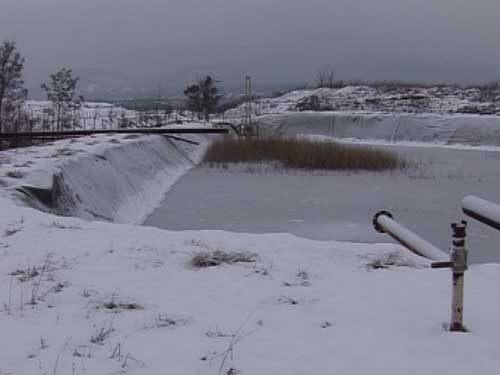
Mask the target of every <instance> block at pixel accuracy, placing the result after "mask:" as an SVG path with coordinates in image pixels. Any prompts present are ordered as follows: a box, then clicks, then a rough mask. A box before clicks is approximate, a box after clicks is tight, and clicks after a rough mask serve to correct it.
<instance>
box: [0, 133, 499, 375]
mask: <svg viewBox="0 0 500 375" xmlns="http://www.w3.org/2000/svg"><path fill="white" fill-rule="evenodd" d="M176 144H177V143H176ZM179 145H180V144H179ZM177 147H179V146H177ZM203 147H204V146H203V145H202V146H201V147H200V148H199V149H197V151H196V150H193V149H191V148H189V147H188V146H184V145H183V146H182V151H181V150H178V151H177V152H175V150H174V148H175V147H174V146H172V145H168V142H166V141H164V140H160V139H159V138H156V137H141V138H127V137H126V136H125V137H124V136H116V135H115V136H110V137H105V136H98V137H87V138H80V139H78V140H76V141H69V140H67V141H57V142H54V143H53V144H49V145H45V146H42V147H37V148H27V149H17V150H10V151H4V152H1V153H0V176H1V177H0V178H1V180H0V186H1V192H2V194H1V195H0V253H1V255H2V258H1V261H0V283H1V285H2V287H1V288H0V304H1V306H2V307H1V308H0V332H1V335H0V374H2V375H6V374H16V375H18V374H20V375H23V374H70V373H71V374H116V373H126V374H141V375H147V374H151V375H153V374H160V373H168V374H230V373H235V372H236V371H237V372H240V373H242V374H271V373H272V374H275V375H285V374H286V375H289V374H297V375H298V374H320V373H331V374H335V373H338V374H346V375H350V374H352V375H354V374H367V373H370V374H381V375H382V374H384V375H391V374H410V375H411V374H422V373H433V374H439V373H449V372H452V373H454V374H457V375H461V374H470V373H472V372H478V371H479V372H481V373H484V374H493V373H495V372H496V371H497V370H498V368H500V352H499V350H498V348H497V345H496V343H497V342H498V341H499V339H500V328H499V325H498V324H497V323H498V313H499V311H500V298H499V297H500V295H499V290H500V288H499V287H500V278H499V277H498V275H499V272H500V265H496V264H490V265H481V266H472V267H471V268H470V271H468V272H467V274H466V281H465V282H466V295H465V323H466V325H467V327H468V328H469V330H470V332H469V333H467V334H455V333H450V332H448V331H446V330H445V328H444V324H445V323H447V322H448V319H449V311H450V290H451V285H450V284H451V282H450V274H449V271H446V270H431V269H429V267H428V265H429V263H428V261H426V260H424V259H421V258H418V257H416V256H414V255H412V254H410V253H408V252H407V251H405V250H402V248H401V247H400V246H398V245H393V244H356V243H351V242H337V241H314V240H309V239H304V238H299V237H296V236H293V235H291V234H265V235H256V234H245V233H239V234H237V233H230V232H225V231H183V232H174V231H167V230H161V229H156V228H148V227H142V226H136V225H131V224H118V223H108V222H102V221H90V220H85V219H82V218H72V217H61V216H55V215H53V214H52V213H48V212H41V211H39V210H36V209H34V208H32V207H28V206H26V205H23V204H21V203H22V202H21V201H19V200H17V199H13V198H15V197H16V196H17V195H16V193H15V188H16V187H19V186H24V185H26V184H33V185H34V186H41V187H47V188H48V187H50V186H51V183H52V178H53V175H54V173H62V175H63V176H65V177H63V179H64V182H65V184H67V185H66V187H67V188H68V189H69V190H70V191H71V192H75V191H77V189H80V190H78V196H79V197H80V200H81V203H80V204H81V205H82V206H84V207H93V208H95V209H102V211H99V212H100V213H104V214H109V215H111V216H113V218H114V219H116V220H117V221H122V220H121V219H124V218H125V217H126V219H127V220H126V221H127V222H129V223H132V222H135V221H137V220H138V219H140V217H141V216H142V215H143V212H142V209H140V202H142V203H144V204H146V205H148V204H149V203H151V202H152V201H154V200H156V199H158V198H159V196H160V195H161V194H163V193H164V192H165V191H164V190H166V189H167V188H168V186H170V185H171V183H172V182H173V180H175V178H177V177H178V176H179V175H180V172H179V170H187V169H188V165H192V164H190V163H187V162H186V163H185V162H184V161H183V159H182V156H181V155H184V156H189V158H191V157H192V158H193V159H191V160H193V161H195V162H196V157H197V155H199V154H197V153H199V152H201V151H200V150H202V148H203ZM101 156H104V157H105V158H106V161H105V163H103V164H104V165H101V164H100V163H101V161H102V162H104V160H102V159H101ZM97 159H99V160H101V161H98V160H97ZM149 160H152V161H151V167H152V170H149V171H147V170H146V169H147V166H146V164H149ZM162 161H163V162H164V163H166V164H167V165H166V166H165V169H162V168H160V165H161V164H162ZM167 161H168V163H167ZM114 169H120V170H123V171H125V172H126V173H123V175H126V177H121V176H120V175H122V174H117V173H116V174H115V173H113V170H114ZM170 170H172V171H174V172H173V173H172V174H170V173H167V172H168V171H170ZM155 172H156V173H155ZM81 175H83V176H85V179H84V178H83V177H81ZM134 176H135V177H134ZM122 178H124V179H122ZM135 178H137V179H141V180H142V183H143V184H142V185H141V186H142V189H143V190H141V191H136V189H138V187H139V184H138V183H137V182H136V181H135ZM116 179H118V180H116ZM99 184H106V185H99ZM122 185H123V186H122ZM160 186H161V190H162V192H161V194H159V193H160V192H159V191H158V190H160ZM150 188H151V190H149V189H150ZM91 189H95V191H94V193H91ZM108 189H109V192H110V194H109V195H106V196H105V197H104V199H102V200H101V199H100V200H98V195H97V194H104V193H105V191H107V190H108ZM151 191H152V192H153V193H151ZM129 194H132V195H129ZM125 197H129V199H130V201H127V200H126V199H125ZM75 199H76V197H75ZM92 199H95V200H96V201H95V202H98V204H97V203H96V204H95V206H92ZM76 200H77V201H78V199H76ZM107 200H109V202H107ZM99 205H103V206H104V207H103V208H99V207H97V206H99ZM121 207H126V208H124V209H123V210H124V211H122V210H121ZM134 208H135V209H136V210H137V211H138V212H131V211H133V210H134ZM74 212H76V213H78V212H79V211H78V210H76V211H74ZM87 219H88V218H87ZM215 250H221V251H226V252H233V251H248V252H251V253H255V254H257V255H258V260H257V261H256V262H254V263H238V264H233V265H222V266H217V267H211V268H207V269H193V268H192V267H190V265H189V261H190V259H191V258H192V256H193V254H196V253H199V252H200V251H209V252H210V251H215ZM388 260H390V262H389V261H388ZM394 260H397V261H394ZM386 263H390V264H395V265H394V266H391V265H386ZM380 266H382V267H381V268H380ZM34 267H35V269H34ZM33 270H35V271H36V272H34V271H33ZM31 301H34V304H30V302H31ZM230 369H234V370H230Z"/></svg>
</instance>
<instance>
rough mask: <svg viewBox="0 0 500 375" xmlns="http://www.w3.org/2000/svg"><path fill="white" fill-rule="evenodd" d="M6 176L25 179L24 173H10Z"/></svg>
mask: <svg viewBox="0 0 500 375" xmlns="http://www.w3.org/2000/svg"><path fill="white" fill-rule="evenodd" d="M5 176H7V177H10V178H23V177H24V173H23V172H21V171H17V170H16V171H8V172H7V173H6V174H5Z"/></svg>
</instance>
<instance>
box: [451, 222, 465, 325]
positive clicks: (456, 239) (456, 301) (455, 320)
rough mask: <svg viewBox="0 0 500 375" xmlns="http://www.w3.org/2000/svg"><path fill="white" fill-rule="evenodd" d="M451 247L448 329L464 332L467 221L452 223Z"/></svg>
mask: <svg viewBox="0 0 500 375" xmlns="http://www.w3.org/2000/svg"><path fill="white" fill-rule="evenodd" d="M451 228H452V230H453V247H452V251H451V262H452V263H453V266H452V271H453V292H452V305H451V324H450V331H453V332H457V331H458V332H465V331H466V329H465V327H464V325H463V315H464V273H465V271H466V270H467V250H466V248H465V238H466V233H465V230H466V228H467V223H466V222H465V221H462V222H461V223H453V224H452V225H451Z"/></svg>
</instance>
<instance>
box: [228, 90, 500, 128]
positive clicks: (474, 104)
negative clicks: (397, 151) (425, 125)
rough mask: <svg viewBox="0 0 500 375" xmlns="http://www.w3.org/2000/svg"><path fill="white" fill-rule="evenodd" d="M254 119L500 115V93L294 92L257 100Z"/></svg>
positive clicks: (240, 113)
mask: <svg viewBox="0 0 500 375" xmlns="http://www.w3.org/2000/svg"><path fill="white" fill-rule="evenodd" d="M252 109H253V114H254V115H255V116H262V115H273V114H282V113H285V112H300V111H309V110H314V111H356V112H358V111H361V112H379V113H380V112H381V113H434V114H453V113H462V114H467V113H469V114H482V115H497V114H500V90H499V89H498V88H494V89H493V88H492V89H490V90H488V89H485V88H483V89H479V88H471V89H462V88H458V87H449V86H437V87H429V88H422V87H397V86H389V87H387V86H379V87H377V88H374V87H368V86H346V87H343V88H339V89H330V88H321V89H314V90H295V91H291V92H289V93H287V94H285V95H282V96H279V97H276V98H265V99H259V100H256V101H255V102H254V103H253V106H252ZM244 114H245V106H244V105H241V106H239V107H237V108H235V109H232V110H229V111H227V112H226V118H228V119H229V118H230V119H234V120H235V121H238V120H241V119H242V118H244Z"/></svg>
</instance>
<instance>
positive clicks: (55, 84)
mask: <svg viewBox="0 0 500 375" xmlns="http://www.w3.org/2000/svg"><path fill="white" fill-rule="evenodd" d="M78 79H79V78H78V77H73V72H72V71H71V69H67V68H63V69H61V70H59V71H58V72H57V73H55V74H51V75H50V82H49V83H44V84H43V85H42V86H41V87H42V89H44V90H45V92H46V93H47V99H48V100H50V101H51V102H52V105H53V106H54V113H55V119H56V129H57V130H58V131H60V130H61V129H62V126H61V125H62V123H61V120H67V115H68V111H70V110H71V109H72V108H73V107H74V106H75V101H74V97H75V90H76V84H77V82H78Z"/></svg>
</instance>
